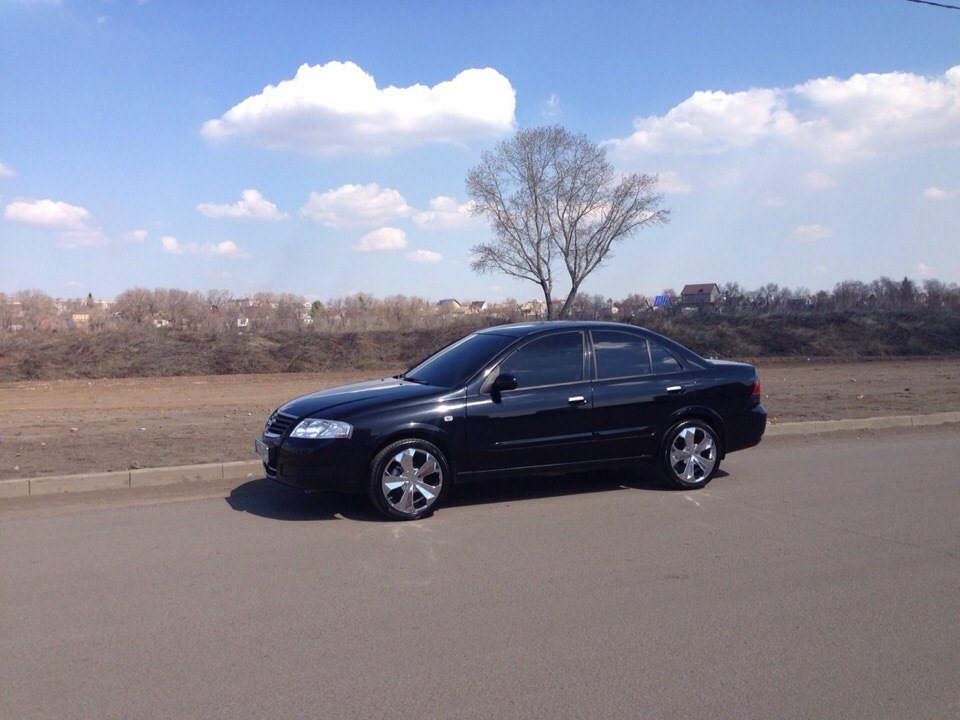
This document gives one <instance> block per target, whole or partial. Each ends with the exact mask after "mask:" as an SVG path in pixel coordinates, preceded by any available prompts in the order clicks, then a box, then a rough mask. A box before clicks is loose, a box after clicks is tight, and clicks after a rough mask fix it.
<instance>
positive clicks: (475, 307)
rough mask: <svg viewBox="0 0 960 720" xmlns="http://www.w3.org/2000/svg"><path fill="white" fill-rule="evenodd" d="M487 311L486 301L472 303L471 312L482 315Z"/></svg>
mask: <svg viewBox="0 0 960 720" xmlns="http://www.w3.org/2000/svg"><path fill="white" fill-rule="evenodd" d="M486 311H487V302H486V300H474V301H473V302H472V303H470V312H473V313H482V312H486Z"/></svg>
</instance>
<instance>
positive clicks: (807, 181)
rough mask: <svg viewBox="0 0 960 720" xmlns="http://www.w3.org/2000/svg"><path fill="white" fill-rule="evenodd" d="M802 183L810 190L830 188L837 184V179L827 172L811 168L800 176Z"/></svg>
mask: <svg viewBox="0 0 960 720" xmlns="http://www.w3.org/2000/svg"><path fill="white" fill-rule="evenodd" d="M800 184H801V185H802V186H803V187H805V188H807V189H808V190H829V189H830V188H835V187H836V186H837V181H836V180H835V179H834V178H833V177H832V176H830V175H827V173H825V172H820V171H819V170H811V171H810V172H805V173H804V174H803V175H801V176H800Z"/></svg>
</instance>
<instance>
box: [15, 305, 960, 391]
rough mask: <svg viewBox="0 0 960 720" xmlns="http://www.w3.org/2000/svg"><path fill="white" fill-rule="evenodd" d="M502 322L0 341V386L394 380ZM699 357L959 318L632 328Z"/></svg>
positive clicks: (848, 347) (931, 347)
mask: <svg viewBox="0 0 960 720" xmlns="http://www.w3.org/2000/svg"><path fill="white" fill-rule="evenodd" d="M498 322H502V321H500V320H497V319H493V318H489V317H484V316H481V315H463V316H460V317H455V318H451V319H449V320H448V321H447V322H446V323H445V324H443V325H439V326H437V327H433V328H422V327H421V328H411V329H406V330H400V331H396V330H365V331H347V332H337V331H322V332H304V331H303V330H284V331H268V332H249V333H233V332H229V333H228V332H209V331H208V332H202V331H193V330H170V329H164V330H159V329H155V328H128V329H121V330H111V331H102V332H89V333H76V332H71V333H60V332H22V333H7V334H5V335H3V336H0V379H2V380H4V381H14V380H59V379H66V378H107V377H157V376H171V375H223V374H240V373H278V372H316V371H323V370H341V371H342V370H344V369H356V370H370V371H371V372H384V373H389V374H393V373H395V372H398V371H400V370H402V369H404V368H406V367H409V366H410V365H412V364H413V363H414V362H415V361H417V360H418V359H420V358H422V357H424V356H425V355H428V354H429V353H431V352H432V351H434V350H436V349H438V348H440V347H442V346H443V345H445V344H446V343H448V342H451V341H452V340H454V339H456V338H457V337H459V336H461V335H463V334H466V333H468V332H470V331H473V330H476V329H479V328H481V327H485V326H489V325H491V324H495V323H498ZM635 322H636V324H641V325H643V326H645V327H648V328H650V329H651V330H654V331H656V332H659V333H661V334H663V335H666V336H668V337H671V338H673V339H674V340H676V341H678V342H680V343H682V344H684V345H686V346H688V347H690V348H692V349H693V350H695V351H697V352H699V353H700V354H701V355H704V356H706V357H718V358H727V359H742V360H758V359H760V360H762V359H764V358H771V357H777V358H784V357H804V358H811V357H814V358H834V359H838V360H851V359H863V358H881V357H894V356H898V357H902V356H960V311H957V310H949V309H948V310H939V311H936V312H934V311H932V310H930V309H928V308H922V307H917V308H913V309H899V310H855V311H854V310H846V311H843V310H835V311H829V312H822V313H821V312H813V313H787V312H777V313H765V314H755V313H747V312H741V313H734V314H711V313H667V312H655V313H648V314H647V315H645V316H644V317H643V319H642V320H637V321H635Z"/></svg>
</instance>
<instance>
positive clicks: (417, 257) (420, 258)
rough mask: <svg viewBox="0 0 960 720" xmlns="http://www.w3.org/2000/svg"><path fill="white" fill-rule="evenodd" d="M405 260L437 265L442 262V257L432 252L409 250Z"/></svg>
mask: <svg viewBox="0 0 960 720" xmlns="http://www.w3.org/2000/svg"><path fill="white" fill-rule="evenodd" d="M406 258H407V260H412V261H413V262H419V263H438V262H440V261H441V260H443V255H441V254H440V253H438V252H434V251H433V250H411V251H410V252H408V253H406Z"/></svg>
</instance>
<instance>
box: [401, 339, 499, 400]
mask: <svg viewBox="0 0 960 720" xmlns="http://www.w3.org/2000/svg"><path fill="white" fill-rule="evenodd" d="M514 340H516V338H513V337H510V336H509V335H497V334H496V333H476V334H474V335H467V337H465V338H462V339H460V340H457V341H456V342H455V343H453V344H451V345H447V347H445V348H443V350H440V351H439V352H437V353H435V354H433V355H431V356H430V357H428V358H427V359H426V360H424V361H423V362H421V363H420V364H418V365H415V366H414V367H412V368H410V369H409V370H408V371H407V372H406V373H405V375H404V377H406V378H407V379H408V380H410V381H412V382H420V383H423V384H424V385H436V386H438V387H454V386H456V385H459V384H460V383H462V382H464V381H465V380H468V379H469V378H471V377H472V376H473V375H474V373H476V372H477V371H478V370H480V369H481V368H482V367H483V366H484V364H486V363H487V362H488V361H489V360H492V359H493V358H494V356H495V355H496V354H497V353H498V352H500V351H501V350H503V349H504V348H505V347H506V346H507V345H509V344H510V343H512V342H513V341H514Z"/></svg>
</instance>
